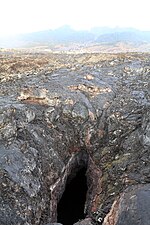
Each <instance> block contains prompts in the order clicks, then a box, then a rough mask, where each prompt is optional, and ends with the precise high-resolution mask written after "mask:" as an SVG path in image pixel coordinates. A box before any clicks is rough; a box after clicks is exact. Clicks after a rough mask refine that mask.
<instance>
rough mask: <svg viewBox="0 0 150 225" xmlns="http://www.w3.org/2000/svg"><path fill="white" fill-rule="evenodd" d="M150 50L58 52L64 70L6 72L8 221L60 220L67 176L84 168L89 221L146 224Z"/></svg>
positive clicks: (3, 181)
mask: <svg viewBox="0 0 150 225" xmlns="http://www.w3.org/2000/svg"><path fill="white" fill-rule="evenodd" d="M149 56H150V55H149V54H137V53H134V54H127V55H123V54H118V55H112V56H111V55H100V54H93V55H92V54H83V55H82V54H81V55H59V56H58V61H57V64H59V63H58V62H60V64H62V66H59V68H58V66H56V68H55V66H53V69H52V70H50V71H49V69H45V70H44V69H42V70H41V71H40V70H39V71H38V72H37V74H34V73H32V72H31V73H28V74H21V75H20V76H17V75H14V76H12V74H11V75H10V76H11V79H9V75H8V79H4V77H2V83H1V98H0V122H1V126H0V128H1V130H0V138H1V143H0V224H1V225H9V224H13V225H17V224H18V225H36V224H38V225H39V224H40V225H44V224H46V223H54V222H57V203H58V201H59V199H60V198H61V195H62V193H63V191H64V189H65V183H66V180H67V177H68V176H69V175H70V174H72V173H75V172H76V171H77V170H78V169H79V168H80V167H82V166H83V165H87V167H88V169H87V179H88V193H87V200H86V203H85V211H86V214H87V215H88V217H90V218H91V220H92V223H98V224H102V222H103V220H104V224H111V225H114V224H117V225H124V224H125V222H123V221H126V220H124V217H126V218H125V219H127V221H128V222H127V223H126V224H140V225H142V224H144V225H149V221H150V215H149V208H148V207H147V205H148V206H149V203H146V201H145V199H146V198H147V196H149V191H147V192H146V190H149V185H148V184H149V183H150V164H149V162H150V153H149V149H150V116H149V114H150V113H149V112H150V102H149V94H150V86H149V84H150V83H149V77H150V57H149ZM46 57H47V58H48V59H51V57H52V55H47V56H46ZM56 58H57V57H56V56H55V57H54V59H55V60H56ZM9 60H10V59H9ZM9 60H8V61H9ZM55 60H53V61H51V64H54V65H55ZM51 64H48V65H49V66H47V68H49V67H51V66H50V65H51ZM138 185H141V186H138ZM137 187H138V188H137ZM140 187H141V188H140ZM124 193H125V194H124ZM145 193H146V194H145ZM132 194H133V195H134V194H135V195H137V196H138V197H137V199H136V200H135V201H134V204H136V209H135V211H136V213H138V212H139V210H140V214H139V216H141V217H140V220H139V217H137V218H135V217H134V223H132V220H131V221H130V219H131V217H132V215H133V211H132V209H133V207H134V205H133V204H132V203H133V202H132V198H131V200H128V198H130V196H131V195H132ZM131 197H132V196H131ZM138 199H140V200H138ZM147 199H148V198H147ZM116 201H117V202H119V203H118V204H119V205H117V207H116V211H117V213H118V215H119V216H118V217H117V216H116V215H115V214H113V215H114V217H115V218H117V219H116V221H115V219H112V222H110V223H106V221H107V217H108V216H109V214H108V213H109V212H110V213H111V207H113V206H114V204H115V202H116ZM141 202H142V203H141ZM126 204H127V205H128V207H127V208H126ZM146 204H147V205H146ZM112 205H113V206H112ZM128 209H129V215H128V216H126V215H127V214H128ZM104 218H105V219H104ZM145 218H146V219H145ZM114 221H115V222H114Z"/></svg>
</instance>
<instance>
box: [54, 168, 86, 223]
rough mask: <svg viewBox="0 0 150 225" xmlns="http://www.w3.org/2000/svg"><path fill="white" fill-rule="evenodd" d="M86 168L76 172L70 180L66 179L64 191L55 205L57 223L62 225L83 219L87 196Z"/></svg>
mask: <svg viewBox="0 0 150 225" xmlns="http://www.w3.org/2000/svg"><path fill="white" fill-rule="evenodd" d="M86 170H87V168H86V167H83V168H81V169H80V170H78V171H77V173H76V175H75V176H73V177H72V178H71V177H70V178H69V177H68V179H67V182H66V188H65V191H64V193H63V195H62V197H61V199H60V201H59V203H58V205H57V221H58V223H62V224H63V225H72V224H73V223H75V222H77V221H79V220H80V219H84V218H85V214H84V206H85V201H86V194H87V189H88V188H87V178H86Z"/></svg>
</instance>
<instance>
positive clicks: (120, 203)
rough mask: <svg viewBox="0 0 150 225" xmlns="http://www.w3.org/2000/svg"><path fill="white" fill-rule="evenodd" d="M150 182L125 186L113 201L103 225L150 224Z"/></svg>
mask: <svg viewBox="0 0 150 225" xmlns="http://www.w3.org/2000/svg"><path fill="white" fill-rule="evenodd" d="M149 208H150V184H145V185H134V186H131V187H129V188H127V189H126V190H125V191H124V192H123V194H122V195H121V197H119V198H118V200H117V201H115V202H114V203H113V205H112V207H111V210H110V212H109V213H108V215H107V216H106V217H105V219H104V222H103V225H115V224H117V225H126V224H128V225H137V224H143V225H148V224H150V220H149V218H150V211H149Z"/></svg>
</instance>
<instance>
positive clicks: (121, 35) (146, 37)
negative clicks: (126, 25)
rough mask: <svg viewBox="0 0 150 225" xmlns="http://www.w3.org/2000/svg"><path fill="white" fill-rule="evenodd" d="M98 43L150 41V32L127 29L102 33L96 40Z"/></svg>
mask: <svg viewBox="0 0 150 225" xmlns="http://www.w3.org/2000/svg"><path fill="white" fill-rule="evenodd" d="M95 41H96V42H98V43H106V44H108V43H109V44H115V43H117V42H123V43H132V44H135V45H136V44H142V43H146V42H147V43H150V32H148V31H147V32H146V31H145V32H144V31H125V32H113V33H106V34H102V35H100V36H99V37H97V39H96V40H95Z"/></svg>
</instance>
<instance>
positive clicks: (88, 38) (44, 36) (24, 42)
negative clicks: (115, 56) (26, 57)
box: [0, 25, 150, 48]
mask: <svg viewBox="0 0 150 225" xmlns="http://www.w3.org/2000/svg"><path fill="white" fill-rule="evenodd" d="M119 42H121V43H130V44H133V45H135V46H136V45H139V44H150V31H140V30H137V29H134V28H109V27H95V28H92V29H91V30H90V31H87V30H81V31H76V30H74V29H72V28H71V27H70V26H68V25H66V26H63V27H60V28H57V29H54V30H44V31H38V32H33V33H27V34H20V35H17V36H11V37H7V38H0V48H16V47H38V46H53V45H57V44H72V43H79V44H83V43H86V44H92V43H93V44H95V43H97V44H101V45H112V44H116V43H119Z"/></svg>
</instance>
